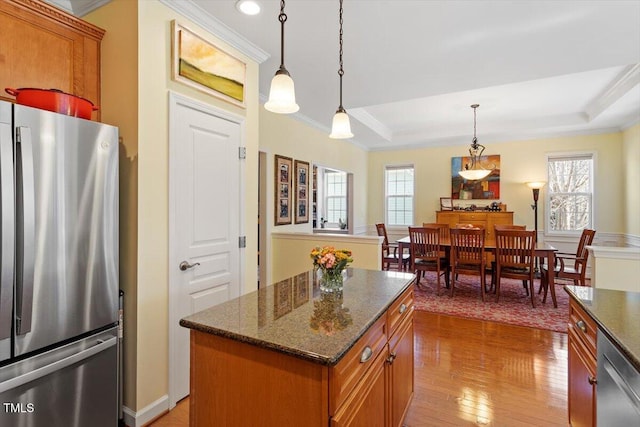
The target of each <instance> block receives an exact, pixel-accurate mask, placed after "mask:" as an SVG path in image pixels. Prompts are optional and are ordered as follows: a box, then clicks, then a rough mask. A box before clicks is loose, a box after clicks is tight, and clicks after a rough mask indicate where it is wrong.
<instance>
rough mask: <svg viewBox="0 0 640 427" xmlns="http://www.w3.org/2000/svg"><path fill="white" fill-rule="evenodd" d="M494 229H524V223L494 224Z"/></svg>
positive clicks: (525, 227)
mask: <svg viewBox="0 0 640 427" xmlns="http://www.w3.org/2000/svg"><path fill="white" fill-rule="evenodd" d="M493 228H494V230H526V229H527V226H526V225H518V224H495V225H494V226H493Z"/></svg>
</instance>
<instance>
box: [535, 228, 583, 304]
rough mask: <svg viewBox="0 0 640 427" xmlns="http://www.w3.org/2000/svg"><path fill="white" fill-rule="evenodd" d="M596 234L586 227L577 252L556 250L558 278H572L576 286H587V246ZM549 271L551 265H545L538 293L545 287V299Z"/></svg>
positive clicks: (555, 272)
mask: <svg viewBox="0 0 640 427" xmlns="http://www.w3.org/2000/svg"><path fill="white" fill-rule="evenodd" d="M595 235H596V231H595V230H590V229H584V230H582V234H581V235H580V241H579V242H578V248H577V250H576V252H575V253H573V254H572V253H567V252H556V257H555V261H556V262H555V265H554V268H553V271H552V273H553V274H554V277H555V278H556V279H564V280H572V281H573V284H574V285H576V286H586V277H585V273H586V270H587V261H588V260H589V251H588V250H587V246H589V245H591V243H593V238H594V237H595ZM558 264H559V265H558ZM549 273H550V271H549V266H548V265H543V266H542V275H541V278H540V288H539V289H538V293H540V291H542V290H543V289H544V298H543V301H544V300H546V298H547V288H548V286H547V285H548V283H549V279H548V276H547V275H548V274H549Z"/></svg>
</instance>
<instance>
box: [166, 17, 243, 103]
mask: <svg viewBox="0 0 640 427" xmlns="http://www.w3.org/2000/svg"><path fill="white" fill-rule="evenodd" d="M171 26H172V50H171V64H172V68H171V78H172V79H173V80H175V81H177V82H180V83H183V84H186V85H188V86H191V87H193V88H195V89H198V90H200V91H203V92H205V93H208V94H209V95H213V96H215V97H218V98H221V99H224V100H225V101H228V102H231V103H233V104H236V105H238V106H240V107H244V106H245V90H244V86H245V79H246V69H247V65H246V64H245V63H244V62H242V61H240V60H239V59H237V58H235V57H233V56H231V55H230V54H228V53H227V52H225V51H223V50H222V49H220V48H219V47H217V46H215V45H214V44H213V43H211V42H209V41H207V40H205V39H204V38H202V37H200V36H198V35H197V34H195V33H194V32H193V31H191V30H189V29H188V28H185V27H183V26H182V25H180V24H178V23H177V22H176V21H175V20H174V21H171Z"/></svg>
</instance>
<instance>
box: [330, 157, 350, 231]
mask: <svg viewBox="0 0 640 427" xmlns="http://www.w3.org/2000/svg"><path fill="white" fill-rule="evenodd" d="M324 189H325V193H324V194H325V198H324V202H325V204H324V205H325V218H324V219H325V220H326V221H327V222H328V224H327V226H329V227H336V226H338V224H339V222H340V221H342V222H346V221H347V174H346V173H345V172H340V171H335V170H331V169H325V172H324Z"/></svg>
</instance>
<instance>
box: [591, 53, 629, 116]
mask: <svg viewBox="0 0 640 427" xmlns="http://www.w3.org/2000/svg"><path fill="white" fill-rule="evenodd" d="M639 83H640V64H633V65H628V66H627V67H625V68H624V70H622V72H621V73H620V74H618V76H617V77H616V78H615V79H614V80H613V81H612V82H611V83H610V84H609V85H608V86H607V88H606V89H605V90H604V91H603V92H602V93H601V94H600V95H599V96H598V97H596V98H595V99H594V100H593V101H591V102H590V103H589V105H587V107H586V108H585V111H584V112H585V114H586V115H587V118H588V120H589V121H593V120H594V119H595V118H596V117H598V116H599V115H600V114H602V113H603V112H604V111H605V110H606V109H607V108H609V107H611V106H612V105H613V104H614V103H615V102H616V101H618V100H619V99H620V98H622V97H623V96H624V95H626V93H627V92H629V91H630V90H631V89H633V88H634V87H635V86H636V85H638V84H639Z"/></svg>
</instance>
